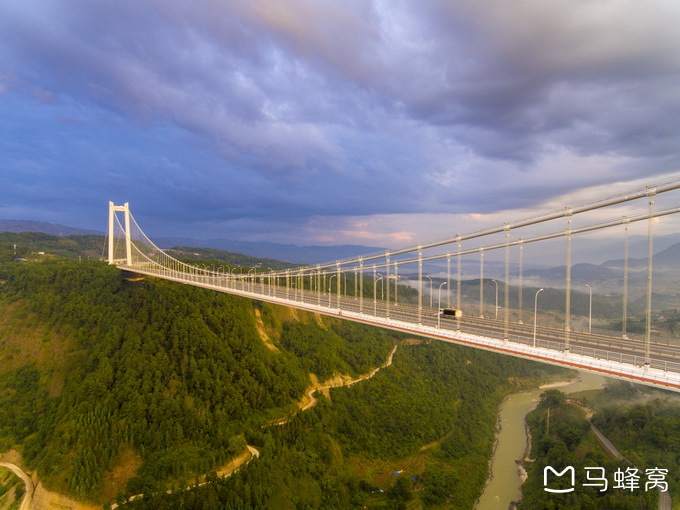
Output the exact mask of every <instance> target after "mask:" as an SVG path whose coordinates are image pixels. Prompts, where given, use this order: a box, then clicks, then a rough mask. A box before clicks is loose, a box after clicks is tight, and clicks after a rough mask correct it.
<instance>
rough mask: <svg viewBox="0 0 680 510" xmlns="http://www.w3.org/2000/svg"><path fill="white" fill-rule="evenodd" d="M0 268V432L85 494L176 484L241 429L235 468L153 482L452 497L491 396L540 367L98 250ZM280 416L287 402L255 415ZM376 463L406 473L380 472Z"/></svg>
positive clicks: (281, 497)
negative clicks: (315, 382)
mask: <svg viewBox="0 0 680 510" xmlns="http://www.w3.org/2000/svg"><path fill="white" fill-rule="evenodd" d="M0 282H2V283H0V306H2V309H3V310H4V312H5V313H4V314H3V315H2V317H1V318H0V367H1V368H0V407H1V408H2V409H3V412H2V413H0V450H7V449H8V448H10V447H12V446H16V447H18V448H19V449H20V451H21V452H22V454H23V456H24V459H25V460H26V462H28V463H29V464H30V465H31V466H33V467H35V468H37V469H38V475H39V477H40V479H41V480H42V481H43V483H45V484H46V485H47V486H49V487H51V488H53V489H55V490H59V491H63V492H68V493H70V494H73V495H75V496H77V497H79V498H84V499H87V500H90V501H99V502H100V503H103V502H105V501H107V500H108V501H113V500H115V499H116V496H118V499H121V498H123V497H124V495H129V494H135V493H140V492H145V493H148V494H151V493H152V492H155V491H158V490H160V489H162V488H165V487H167V486H166V485H165V484H166V483H174V484H175V486H182V485H185V484H187V483H189V482H191V481H192V480H194V479H195V478H196V477H197V476H200V475H203V474H207V473H210V472H211V471H215V470H217V469H218V468H219V467H220V466H221V465H223V464H225V463H226V462H227V461H228V460H229V459H231V458H232V457H234V456H235V455H237V454H238V453H240V452H241V451H242V450H243V448H244V446H245V444H246V442H248V443H249V444H254V445H255V446H257V447H258V448H260V450H261V457H260V459H257V460H254V461H253V462H251V463H250V464H249V465H248V466H247V467H246V468H244V469H243V470H242V471H241V472H240V473H239V474H238V475H235V476H234V477H232V478H231V479H229V480H220V481H217V480H216V479H215V478H214V477H213V478H212V479H213V481H214V483H212V484H209V485H208V486H204V487H203V488H202V489H200V490H196V491H191V492H190V493H185V492H182V493H181V494H180V495H175V496H168V498H172V497H182V498H185V497H186V498H194V499H195V500H196V501H198V502H200V504H201V505H202V504H203V503H204V500H203V499H204V498H210V499H211V500H212V499H214V498H217V499H216V501H222V502H229V501H232V502H234V504H235V505H236V501H237V500H238V501H241V503H239V504H238V505H236V507H238V506H239V505H242V506H245V507H248V506H250V505H255V504H256V502H257V505H261V506H265V507H269V508H283V507H286V506H290V507H294V506H295V505H298V504H303V506H304V505H309V506H311V507H335V508H346V507H348V506H350V507H351V506H361V505H368V506H373V507H380V506H382V505H384V504H387V503H388V502H389V501H392V502H398V501H401V502H402V503H403V502H405V501H406V500H408V499H412V498H416V499H417V500H418V501H421V502H422V503H426V504H429V505H435V506H436V505H440V504H444V503H447V502H449V503H450V502H451V501H457V502H458V503H460V505H461V506H459V507H460V508H466V507H469V506H470V505H471V504H472V502H473V501H474V499H475V498H476V495H477V493H478V492H479V490H480V489H481V485H482V484H483V481H484V479H485V476H486V463H487V461H488V455H489V453H490V448H491V444H492V440H493V430H494V425H495V413H496V406H497V403H498V402H499V401H500V399H501V398H502V396H503V395H504V394H506V393H507V392H509V391H512V390H513V389H514V388H516V385H517V384H521V381H524V382H525V383H526V382H527V379H526V378H527V377H530V376H540V375H543V374H544V370H549V369H548V368H545V369H544V368H542V366H540V365H536V364H532V363H529V362H524V361H521V360H517V359H513V358H503V357H499V356H494V355H491V354H488V353H484V352H481V351H473V350H470V349H463V348H456V347H454V346H451V345H445V344H439V343H433V344H427V343H423V344H416V345H406V344H408V343H409V341H407V340H406V339H403V338H400V337H398V336H396V335H395V334H394V333H391V332H388V331H386V330H380V329H375V328H369V327H365V326H361V325H357V324H353V323H350V322H345V321H340V320H338V319H327V318H326V319H323V318H321V317H318V316H314V315H310V314H305V313H301V312H293V311H290V310H288V309H286V308H281V307H274V306H270V305H267V304H262V303H257V302H252V301H249V300H246V299H242V298H237V297H233V296H229V295H225V294H220V293H216V292H211V291H208V290H204V289H199V288H194V287H189V286H183V285H179V284H174V283H171V282H165V281H162V280H156V279H151V278H149V279H145V280H142V281H136V282H129V281H125V280H123V279H122V278H121V275H120V273H119V271H118V270H116V269H115V268H113V267H110V266H107V265H105V264H102V263H99V262H76V261H64V260H60V261H52V262H43V263H24V264H18V263H9V264H5V265H2V266H0ZM260 319H261V320H260ZM265 337H266V338H267V339H268V342H269V345H268V344H267V343H265V342H264V341H263V339H264V338H265ZM395 342H397V343H399V344H400V345H401V348H400V349H399V351H398V352H397V355H396V357H395V362H394V365H393V366H392V367H390V368H389V369H385V370H383V371H381V372H380V373H378V374H377V375H376V376H375V377H374V378H373V379H371V380H370V383H361V384H357V385H355V386H352V387H350V388H347V389H338V390H334V391H333V393H332V402H329V401H325V400H322V401H321V404H320V405H318V406H317V407H315V408H313V409H312V410H310V411H306V412H303V413H298V414H297V415H296V414H295V413H296V411H297V402H298V401H299V400H300V398H301V397H302V394H303V392H304V389H305V388H306V387H307V386H308V385H309V380H310V379H309V376H310V372H311V373H314V374H316V375H317V376H318V377H319V378H321V379H323V378H325V377H328V376H330V375H332V374H337V373H345V374H354V375H357V374H362V373H366V372H368V371H370V369H372V368H374V367H377V366H379V365H382V364H383V363H384V361H385V359H386V357H387V355H388V354H389V352H390V351H391V349H392V347H393V345H394V344H395ZM404 342H406V344H404ZM410 343H411V344H412V343H413V342H412V341H410ZM511 380H512V381H513V382H512V383H511V382H510V381H511ZM283 416H291V417H293V418H292V419H291V420H290V421H289V422H288V423H287V424H286V425H283V426H271V423H272V422H274V421H276V420H277V419H280V418H281V417H283ZM423 448H424V450H423ZM421 450H422V451H421ZM392 466H395V467H398V466H405V467H408V469H409V473H410V476H412V477H414V478H408V479H407V478H406V477H401V478H398V480H399V482H398V483H396V482H397V478H395V477H394V475H389V474H388V471H389V470H391V469H392ZM114 472H115V473H118V476H113V474H112V473H114ZM121 472H123V473H126V476H124V477H123V480H122V481H121V479H120V478H121V477H120V473H121ZM401 480H405V481H404V482H402V481H401ZM239 484H241V485H239ZM244 487H246V488H247V489H245V490H242V489H243V488H244ZM301 488H306V489H308V490H302V491H301V490H300V489H301ZM379 489H384V490H385V491H386V492H385V493H382V494H381V493H380V492H379ZM239 498H240V499H239ZM244 498H249V499H248V500H247V501H246V499H244ZM390 498H391V499H390ZM158 499H159V498H154V499H153V501H155V502H156V503H158V505H160V503H159V502H158ZM248 501H249V502H250V503H248ZM156 503H154V504H156ZM185 503H186V504H187V505H189V501H186V502H185ZM134 504H137V505H143V504H144V502H142V501H140V502H137V503H134ZM172 504H174V503H169V505H170V506H168V507H167V508H177V507H173V506H172ZM197 504H198V503H197ZM400 504H401V503H400ZM131 505H132V503H131ZM457 507H458V506H457ZM149 508H161V507H160V506H153V505H152V506H150V507H149ZM185 508H191V505H189V506H185ZM200 508H210V506H208V507H204V506H200Z"/></svg>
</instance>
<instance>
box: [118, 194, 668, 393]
mask: <svg viewBox="0 0 680 510" xmlns="http://www.w3.org/2000/svg"><path fill="white" fill-rule="evenodd" d="M679 190H680V181H673V182H667V183H664V184H660V185H655V186H645V187H643V188H639V189H636V190H631V191H628V192H626V193H621V194H617V195H610V196H606V197H603V198H601V199H598V200H593V201H590V202H587V203H581V204H576V205H573V206H568V207H565V208H563V209H560V210H556V211H552V212H547V213H543V214H539V215H536V216H533V217H529V218H525V219H522V220H519V221H516V222H513V223H503V224H501V225H498V226H496V227H492V228H488V229H485V230H481V231H475V232H471V233H467V234H464V233H457V234H455V235H453V236H451V237H448V238H444V239H441V240H438V241H433V242H430V243H423V244H417V245H415V246H410V247H405V248H402V249H396V250H385V251H384V252H380V253H373V254H367V255H364V256H360V257H354V258H351V259H343V260H337V261H333V262H329V263H325V264H316V265H308V266H301V267H294V268H290V269H286V270H273V269H269V268H262V267H258V268H243V267H236V266H234V267H230V266H229V265H227V264H224V265H222V266H219V267H215V265H208V266H205V265H204V266H198V265H191V264H189V263H187V262H184V261H181V260H179V259H178V258H177V257H173V256H171V255H170V254H169V253H168V251H169V250H167V251H164V250H162V249H160V248H158V247H157V246H156V245H155V244H154V243H153V242H152V241H151V240H150V239H149V238H148V237H147V236H146V235H145V234H144V232H143V231H142V229H141V228H140V227H139V225H138V224H137V222H136V221H135V219H134V217H133V216H132V214H131V213H130V207H129V204H128V203H125V204H124V205H115V204H114V203H113V202H109V226H108V261H109V263H110V264H114V265H116V266H117V267H118V268H120V269H121V270H124V271H129V272H133V273H136V274H141V275H148V276H153V277H157V278H163V279H166V280H171V281H175V282H179V283H183V284H188V285H193V286H197V287H203V288H206V289H212V290H215V291H219V292H226V293H230V294H235V295H239V296H243V297H246V298H251V299H256V300H261V301H267V302H271V303H275V304H279V305H283V306H289V307H293V308H297V309H302V310H306V311H309V312H314V313H320V314H325V315H330V316H335V317H340V318H342V319H345V320H351V321H356V322H360V323H364V324H370V325H373V326H378V327H383V328H388V329H392V330H396V331H401V332H406V333H409V334H415V335H419V336H424V337H429V338H433V339H436V340H441V341H445V342H451V343H455V344H459V345H465V346H469V347H474V348H479V349H484V350H487V351H491V352H496V353H500V354H506V355H511V356H516V357H521V358H525V359H530V360H535V361H539V362H544V363H550V364H555V365H560V366H565V367H569V368H574V369H579V370H589V371H593V372H597V373H600V374H603V375H607V376H611V377H616V378H622V379H627V380H630V381H632V382H638V383H642V384H646V385H650V386H656V387H660V388H665V389H669V390H673V391H680V339H673V338H672V337H669V336H660V335H659V334H658V332H657V331H656V330H655V329H654V326H653V318H654V317H655V316H656V314H658V313H659V312H658V311H659V310H661V309H662V303H656V302H655V300H660V299H661V298H660V297H659V296H665V297H668V296H675V297H678V298H680V293H673V290H674V288H675V287H677V281H675V280H673V279H672V277H669V276H668V275H664V276H663V278H662V279H661V281H660V283H659V282H656V286H655V272H654V268H655V267H654V249H653V248H654V240H655V235H656V232H660V231H666V232H667V231H668V228H671V229H672V228H673V220H675V219H676V218H674V217H673V215H675V214H677V213H678V212H680V205H678V199H679V198H680V194H679ZM121 218H122V220H121ZM664 229H666V230H664ZM631 239H634V240H636V244H635V246H636V247H637V249H638V251H639V250H640V249H641V248H640V244H641V243H643V244H645V247H644V251H646V256H645V257H643V258H642V259H641V258H633V257H631V254H630V252H631V245H632V244H633V243H632V242H631ZM603 240H608V241H609V243H610V244H611V245H612V246H614V245H615V246H617V247H619V248H617V249H620V254H619V257H617V258H616V260H615V261H614V262H613V263H611V264H609V265H608V266H607V268H606V272H607V275H609V277H608V278H606V279H602V278H601V279H599V280H597V281H595V280H596V279H594V280H591V281H590V283H585V285H584V283H583V278H582V277H579V278H575V268H577V267H578V265H577V264H574V260H580V257H581V254H582V252H584V251H587V250H584V249H583V247H584V246H590V245H592V243H593V242H594V241H600V243H601V242H602V241H603ZM640 240H642V241H640ZM532 256H533V259H532ZM530 260H534V261H535V260H540V261H541V262H542V263H543V266H550V265H551V264H552V265H554V266H558V267H560V271H561V277H560V282H559V283H558V284H556V285H555V284H553V286H551V287H549V286H548V285H547V284H544V283H542V282H541V281H540V280H537V276H536V272H535V271H534V272H532V271H529V270H528V269H527V267H528V266H529V265H530V264H528V263H527V261H530ZM588 267H592V268H601V266H594V265H591V266H588ZM485 271H486V273H485ZM602 271H605V270H604V269H602ZM612 274H613V276H612ZM579 282H580V283H579ZM553 283H554V282H553ZM576 285H579V286H580V288H581V290H580V291H579V290H577V289H576V288H575V286H576ZM492 286H493V287H492ZM594 287H595V288H596V290H599V291H600V293H598V294H596V298H597V297H598V296H600V297H601V296H603V295H606V296H607V300H608V302H610V303H611V302H618V304H617V305H616V306H615V307H614V308H615V309H616V310H617V313H618V319H617V318H616V317H614V318H611V319H612V320H611V321H610V322H611V323H615V324H616V325H617V329H616V330H613V329H611V328H609V329H603V328H596V329H593V327H592V310H593V292H592V291H593V288H594ZM585 288H587V289H588V293H587V294H585ZM491 289H492V290H493V291H494V292H493V296H494V297H495V299H493V305H492V304H491V303H490V301H492V299H491V298H490V297H489V294H490V290H491ZM485 290H486V297H485V294H484V293H485ZM543 291H545V293H544V294H543V295H541V293H542V292H543ZM499 293H500V298H501V302H500V303H499ZM548 294H551V295H552V296H553V297H554V296H557V297H558V300H559V301H560V303H561V305H562V306H563V310H560V311H559V312H558V313H556V312H555V310H554V309H553V310H551V311H548V310H547V307H546V305H543V306H542V303H541V298H543V299H544V300H545V299H546V296H547V295H548ZM584 299H588V305H589V307H588V310H589V311H588V315H587V316H586V315H585V314H584V313H583V310H582V309H583V306H580V309H581V312H580V313H579V314H575V313H574V311H573V310H572V301H574V302H576V301H579V302H580V303H581V305H583V303H584ZM525 302H528V305H529V306H526V304H525ZM633 306H635V307H637V310H638V311H639V316H640V320H639V321H638V324H644V333H641V332H639V331H636V332H635V333H632V332H630V331H629V329H631V328H630V325H629V314H630V310H631V308H632V307H633ZM499 312H500V313H499ZM579 324H580V326H579Z"/></svg>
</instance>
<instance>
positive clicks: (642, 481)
mask: <svg viewBox="0 0 680 510" xmlns="http://www.w3.org/2000/svg"><path fill="white" fill-rule="evenodd" d="M639 388H640V389H638V387H635V386H633V385H631V384H629V383H627V382H614V381H612V382H610V383H609V384H608V385H607V387H606V388H605V389H604V390H603V391H601V392H599V393H596V394H595V395H594V396H591V398H590V399H585V402H576V401H574V400H571V399H567V398H566V397H565V395H564V394H562V393H561V392H559V391H558V390H548V391H546V392H544V393H543V394H542V395H541V400H540V403H539V405H538V406H537V408H536V410H534V411H533V412H531V413H530V414H529V415H528V416H527V424H528V425H529V427H530V430H531V434H532V438H533V443H532V450H531V454H530V457H531V459H532V461H531V462H528V463H525V465H526V466H527V472H528V475H529V476H528V479H527V481H526V482H525V484H524V486H523V500H522V504H521V505H520V508H527V509H534V508H552V509H555V510H569V509H573V508H580V509H586V510H587V509H593V510H594V509H599V508H617V509H622V510H628V509H630V510H644V509H650V508H656V507H657V500H658V497H659V492H658V489H657V488H656V487H654V484H653V483H651V481H652V480H654V475H653V474H652V477H651V478H650V477H649V472H650V471H651V472H652V473H654V472H655V471H657V469H663V470H667V472H665V473H663V474H662V480H663V481H664V482H665V483H667V484H668V489H669V491H670V493H671V495H672V498H673V500H674V501H677V500H678V499H679V498H680V484H679V482H680V475H679V474H678V473H679V468H680V452H678V450H677V446H678V444H680V442H679V441H680V406H678V403H677V400H676V398H675V397H674V396H671V395H670V394H668V393H666V396H664V397H662V398H658V395H659V394H662V395H663V393H662V392H661V391H655V390H650V389H648V388H642V387H639ZM643 390H644V392H643ZM648 393H652V395H651V396H650V395H648ZM588 400H590V401H588ZM635 402H637V403H635ZM584 404H587V406H588V407H585V405H584ZM593 410H594V415H593V417H592V423H593V425H595V426H596V427H597V428H598V429H599V430H600V431H601V432H602V433H603V434H604V435H605V437H607V438H608V439H609V440H610V441H611V442H612V443H613V444H614V445H615V446H616V448H617V449H618V450H619V451H620V452H621V454H622V455H623V456H624V459H621V460H617V459H616V458H614V457H613V456H612V455H611V454H610V453H608V452H607V451H606V450H605V449H604V448H603V447H602V445H601V443H600V442H599V441H598V440H597V438H596V436H595V434H594V433H593V431H592V430H591V426H590V424H589V422H588V420H587V419H586V414H587V413H589V412H593ZM546 466H551V467H552V468H554V469H555V470H556V471H557V472H558V473H559V472H562V471H563V470H564V469H565V468H566V467H568V466H572V467H574V472H575V474H576V483H575V485H574V490H573V491H571V492H568V493H550V492H548V491H546V490H545V487H549V488H553V489H569V488H570V487H572V485H571V483H570V479H569V477H568V476H566V475H565V476H562V477H560V478H551V479H550V481H549V482H548V485H545V483H546V482H545V479H544V469H545V467H546ZM617 472H618V473H617ZM549 473H550V474H553V473H552V472H549ZM602 478H606V482H605V481H604V480H602ZM648 483H649V484H650V485H649V487H650V488H649V489H648V486H647V484H648Z"/></svg>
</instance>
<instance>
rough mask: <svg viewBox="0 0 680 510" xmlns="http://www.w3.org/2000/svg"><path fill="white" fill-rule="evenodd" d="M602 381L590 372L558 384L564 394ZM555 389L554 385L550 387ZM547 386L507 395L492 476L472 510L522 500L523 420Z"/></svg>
mask: <svg viewBox="0 0 680 510" xmlns="http://www.w3.org/2000/svg"><path fill="white" fill-rule="evenodd" d="M605 380H606V379H605V378H604V377H602V376H600V375H597V374H592V373H589V372H579V377H578V379H575V380H573V381H571V382H568V383H564V384H560V385H559V390H560V391H562V392H564V393H572V392H575V391H583V390H593V389H597V388H602V387H603V386H604V383H605ZM549 386H550V387H558V386H557V385H549ZM546 389H547V387H543V388H536V389H534V390H529V391H522V392H519V393H513V394H512V395H509V396H508V397H507V398H506V399H505V400H504V401H503V403H502V404H501V408H500V411H499V421H500V430H499V432H498V435H497V436H496V448H495V451H494V454H493V458H492V460H491V474H490V477H489V480H488V482H487V485H486V487H484V491H483V493H482V495H481V496H480V498H479V501H478V502H477V506H476V507H475V510H508V508H509V506H510V504H511V503H512V502H513V501H519V500H520V499H521V497H522V490H521V487H522V482H523V480H522V472H521V471H520V469H519V466H518V465H517V462H516V461H517V460H520V459H521V458H522V457H524V452H525V450H526V447H527V439H528V438H527V434H526V428H525V426H524V419H525V417H526V415H527V413H529V412H530V411H531V410H532V409H533V408H534V407H535V406H536V404H537V403H538V397H539V396H540V394H541V393H543V392H544V391H545V390H546Z"/></svg>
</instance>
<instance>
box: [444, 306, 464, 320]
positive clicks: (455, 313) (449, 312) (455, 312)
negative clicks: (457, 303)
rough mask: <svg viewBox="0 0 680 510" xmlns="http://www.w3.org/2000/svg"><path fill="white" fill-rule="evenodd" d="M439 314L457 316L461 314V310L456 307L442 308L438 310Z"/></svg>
mask: <svg viewBox="0 0 680 510" xmlns="http://www.w3.org/2000/svg"><path fill="white" fill-rule="evenodd" d="M439 316H440V317H447V316H448V317H453V318H458V317H462V316H463V310H458V309H457V308H442V309H441V310H439Z"/></svg>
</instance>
